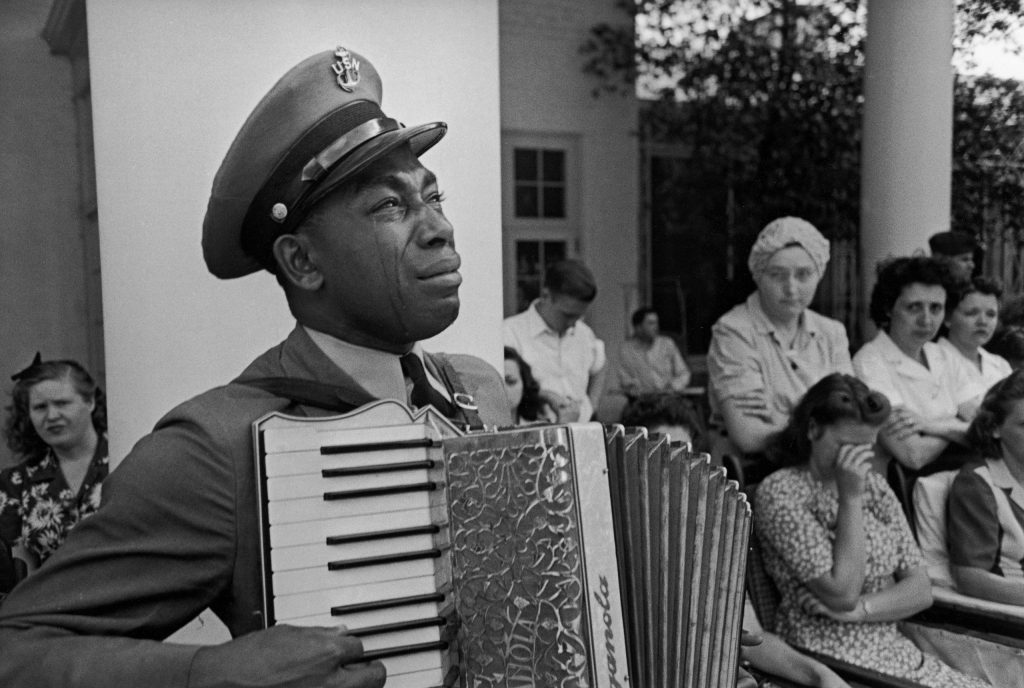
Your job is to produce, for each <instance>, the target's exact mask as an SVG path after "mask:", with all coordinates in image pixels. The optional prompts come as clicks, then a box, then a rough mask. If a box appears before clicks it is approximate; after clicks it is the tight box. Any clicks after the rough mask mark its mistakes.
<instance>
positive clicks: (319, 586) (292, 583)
mask: <svg viewBox="0 0 1024 688" xmlns="http://www.w3.org/2000/svg"><path fill="white" fill-rule="evenodd" d="M433 573H434V560H433V559H417V560H415V561H403V562H399V563H395V564H379V565H376V566H360V567H358V568H354V569H347V570H342V571H328V570H327V569H326V568H325V567H317V568H309V569H300V570H297V571H282V572H280V573H279V572H274V574H273V579H272V581H273V586H274V588H273V589H274V593H275V594H291V593H296V592H309V591H311V590H326V589H329V588H339V587H344V586H349V585H364V584H366V583H378V582H381V581H394V580H401V579H402V578H419V577H421V576H428V575H433Z"/></svg>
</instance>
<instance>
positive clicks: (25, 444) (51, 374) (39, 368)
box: [4, 360, 107, 458]
mask: <svg viewBox="0 0 1024 688" xmlns="http://www.w3.org/2000/svg"><path fill="white" fill-rule="evenodd" d="M16 377H17V380H16V381H15V383H14V389H12V390H11V404H10V406H8V407H7V418H6V420H5V421H4V437H5V438H6V440H7V446H8V447H10V449H11V451H13V452H14V453H15V454H18V455H21V456H26V457H30V458H36V457H42V456H44V455H45V454H46V452H47V450H48V449H49V447H48V445H47V444H46V442H44V441H43V439H42V438H41V437H40V436H39V434H38V433H36V429H35V427H34V426H33V425H32V418H31V416H30V415H29V408H28V398H29V391H30V390H31V389H32V388H33V387H35V386H36V385H37V384H39V383H40V382H45V381H47V380H65V379H67V380H70V381H71V384H72V386H74V388H75V391H76V392H78V394H79V395H81V397H82V398H83V399H85V400H86V401H87V402H88V401H94V402H96V405H95V407H94V408H93V411H92V426H93V427H94V428H96V432H97V433H99V434H100V435H103V434H105V433H106V432H107V399H106V396H105V395H104V394H103V390H102V389H100V388H99V386H98V385H97V384H96V382H95V381H94V380H93V379H92V376H91V375H89V373H88V371H86V369H85V368H83V367H82V366H81V365H80V364H79V363H78V362H76V361H71V360H59V361H42V362H40V363H36V364H34V365H32V366H29V367H28V368H27V369H25V370H23V371H22V372H20V373H18V375H17V376H16Z"/></svg>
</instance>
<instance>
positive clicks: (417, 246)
mask: <svg viewBox="0 0 1024 688" xmlns="http://www.w3.org/2000/svg"><path fill="white" fill-rule="evenodd" d="M380 96H381V83H380V78H379V77H378V75H377V73H376V71H375V70H374V68H373V66H372V65H371V64H370V63H369V62H368V61H367V60H366V59H365V58H362V57H360V56H359V55H357V54H355V53H353V52H350V51H348V50H346V49H344V48H338V49H337V50H334V51H326V52H323V53H320V54H317V55H314V56H312V57H310V58H308V59H307V60H305V61H303V62H302V63H300V64H299V65H297V66H296V67H294V68H293V69H292V70H291V71H289V72H288V73H287V74H286V75H285V76H284V77H282V79H281V80H280V81H279V82H278V83H277V84H276V85H275V86H274V87H273V88H272V89H271V90H270V92H269V93H267V95H266V96H265V97H264V98H263V99H262V100H261V101H260V103H259V104H258V105H257V106H256V109H255V110H254V111H253V113H252V114H251V115H250V116H249V118H248V120H247V121H246V122H245V124H244V125H243V126H242V128H241V130H240V131H239V133H238V135H237V137H236V139H235V141H234V143H233V144H232V145H231V148H230V149H229V151H228V153H227V155H226V157H225V158H224V161H223V163H222V164H221V167H220V170H219V171H218V173H217V176H216V178H215V180H214V183H213V191H212V193H211V197H210V202H209V208H208V210H207V215H206V220H205V222H204V226H203V252H204V256H205V259H206V263H207V266H208V267H209V269H210V271H211V272H212V273H213V274H215V275H217V276H218V277H222V278H233V277H239V276H242V275H246V274H249V273H252V272H256V271H258V270H260V269H266V270H268V271H270V272H272V273H273V274H274V275H276V277H277V280H278V282H279V283H280V284H281V285H282V287H283V289H284V292H285V296H286V298H287V300H288V305H289V307H290V309H291V311H292V313H293V314H294V315H295V317H296V320H297V321H298V325H297V326H296V328H295V330H294V331H293V332H292V333H291V334H290V335H289V337H288V338H287V340H285V341H284V342H282V343H281V344H279V345H278V346H276V347H274V348H273V349H271V350H270V351H268V352H267V353H265V354H263V355H262V356H260V357H259V358H257V359H256V360H255V361H254V362H253V363H252V364H251V365H250V366H249V367H248V368H247V369H246V370H245V371H244V372H243V373H242V374H241V375H240V376H239V377H238V378H237V379H235V380H234V381H233V382H231V383H230V384H228V385H225V386H223V387H219V388H216V389H213V390H211V391H209V392H206V393H204V394H202V395H200V396H198V397H196V398H194V399H192V400H190V401H188V402H186V403H184V404H182V405H181V406H179V407H178V408H176V409H174V410H173V411H171V412H170V413H169V414H168V415H167V416H165V417H164V418H163V419H162V420H160V422H159V423H158V424H157V427H156V429H155V430H154V431H153V432H152V433H151V434H150V435H148V436H147V437H145V438H143V439H142V440H141V441H140V442H139V443H138V444H137V445H136V446H135V448H134V449H133V450H132V452H131V453H130V454H129V455H128V457H126V458H125V460H124V461H123V462H122V464H121V465H120V466H119V467H118V470H117V471H115V472H114V473H113V474H111V477H110V478H109V479H108V482H107V483H105V485H104V497H103V505H102V507H101V508H100V509H99V511H98V512H97V513H96V514H95V515H93V516H92V517H90V518H89V519H87V520H86V521H84V522H83V524H82V525H81V526H79V528H77V529H76V530H75V531H74V533H73V535H72V536H71V537H70V538H69V539H68V541H67V542H66V543H65V545H64V546H63V547H62V548H61V549H60V550H58V551H57V553H56V554H55V555H54V556H53V557H52V558H51V559H50V560H49V561H48V562H47V565H46V566H44V567H42V568H41V569H40V570H39V571H38V572H37V573H35V574H33V575H32V576H30V577H29V578H28V579H27V580H26V581H25V582H24V583H22V584H20V586H19V587H18V588H16V589H15V591H14V593H13V594H12V595H11V596H10V597H8V598H7V599H6V600H5V602H4V605H3V608H2V611H0V647H2V648H3V649H2V652H0V685H4V686H33V687H43V686H54V687H56V686H62V687H63V686H105V687H106V686H147V687H154V686H168V687H170V686H174V687H185V686H188V687H189V688H201V687H204V686H236V685H237V686H251V685H261V686H275V685H282V686H283V685H287V686H307V685H308V686H322V685H323V686H327V685H330V686H343V687H346V688H363V687H369V686H381V685H383V683H384V667H383V665H381V664H380V663H379V662H371V663H366V662H362V661H361V658H362V646H361V644H360V642H359V641H358V640H356V639H354V638H353V637H351V636H349V635H347V633H346V632H345V631H343V630H339V629H336V628H297V627H289V626H275V627H273V628H270V629H263V626H264V619H263V615H262V607H261V576H262V572H261V567H260V563H259V533H258V527H257V508H258V507H257V504H256V485H255V480H256V476H255V474H254V473H255V472H254V470H253V447H252V437H251V434H252V429H251V424H252V422H253V421H254V420H256V419H258V418H260V417H262V416H264V415H265V414H267V413H269V412H272V411H285V412H288V413H293V414H304V415H310V416H315V415H327V414H335V413H338V412H343V411H346V410H350V409H352V408H354V407H356V406H359V405H361V404H363V403H366V402H368V401H371V400H374V399H382V398H397V399H400V400H402V401H407V402H408V403H410V404H411V405H413V406H422V405H425V404H428V403H429V404H432V405H434V406H435V407H437V408H439V409H441V410H442V411H443V412H444V413H445V414H446V415H449V416H450V417H451V418H452V419H453V420H454V421H455V422H457V423H462V424H465V425H469V426H479V425H481V424H495V425H496V424H508V423H510V422H511V415H510V411H509V408H508V401H507V398H506V396H505V393H504V388H503V386H502V382H501V378H500V377H499V376H498V374H497V371H495V370H494V369H493V368H492V367H491V366H489V365H488V364H486V363H484V362H483V361H481V360H479V359H476V358H473V357H470V356H455V355H452V356H443V355H431V354H426V353H425V352H423V350H422V348H421V346H420V344H419V343H418V342H419V341H421V340H423V339H425V338H428V337H431V336H433V335H435V334H437V333H439V332H441V331H442V330H444V329H445V328H446V327H448V326H449V325H450V324H451V323H452V322H453V321H454V320H455V318H456V316H457V314H458V311H459V296H458V289H459V285H460V283H461V277H460V275H459V272H458V270H459V263H460V259H459V255H458V254H457V253H456V251H455V248H454V239H453V230H452V226H451V224H450V223H449V222H448V220H447V219H446V218H445V216H444V213H443V212H442V207H441V206H442V197H441V193H440V191H439V190H438V186H437V181H436V179H435V178H434V175H433V174H432V173H431V172H430V171H429V170H427V169H426V168H425V167H423V165H422V164H421V163H420V162H419V159H418V156H419V155H420V154H421V153H423V152H424V151H426V150H427V149H428V148H430V147H431V146H432V145H434V144H435V143H436V142H437V141H438V140H439V139H440V138H441V137H442V136H444V133H445V128H446V127H445V125H444V124H443V123H441V122H434V123H430V124H424V125H420V126H416V127H404V126H403V125H401V124H399V123H398V122H397V121H396V120H394V119H391V118H389V117H387V116H386V115H384V113H383V112H381V109H380ZM206 607H209V608H211V609H212V610H213V611H214V612H215V613H216V614H217V615H218V616H219V617H220V618H221V619H222V620H223V621H224V622H225V624H226V625H227V627H228V628H229V629H230V631H231V633H232V636H234V638H235V639H234V640H232V641H230V642H227V643H224V644H222V645H215V646H207V647H203V648H199V647H196V646H186V645H174V644H168V643H161V642H158V641H159V640H160V639H162V638H165V637H167V636H168V635H169V634H171V633H173V632H174V631H175V630H176V629H178V628H180V627H181V626H182V625H184V624H185V623H187V622H188V621H189V620H190V619H192V618H193V617H194V616H195V615H196V614H197V613H198V612H200V611H201V610H203V609H204V608H206Z"/></svg>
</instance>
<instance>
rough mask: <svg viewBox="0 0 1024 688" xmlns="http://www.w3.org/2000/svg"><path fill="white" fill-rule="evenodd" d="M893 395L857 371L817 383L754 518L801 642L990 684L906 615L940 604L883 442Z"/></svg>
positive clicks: (782, 610) (939, 676)
mask: <svg viewBox="0 0 1024 688" xmlns="http://www.w3.org/2000/svg"><path fill="white" fill-rule="evenodd" d="M889 412H890V406H889V402H888V400H887V399H886V398H885V396H884V395H882V394H880V393H878V392H873V391H871V390H869V389H868V388H867V386H866V385H864V383H862V382H861V381H859V380H857V379H856V378H854V377H851V376H848V375H842V374H838V373H837V374H833V375H829V376H827V377H825V378H823V379H822V380H821V381H820V382H818V383H817V384H815V385H814V386H813V387H811V388H810V389H809V390H808V391H807V394H806V395H805V396H804V398H803V399H802V400H801V401H800V403H799V404H798V405H797V407H796V409H795V410H794V412H793V416H792V418H791V420H790V423H789V426H788V427H787V428H786V431H785V432H784V433H783V435H782V437H781V438H780V441H779V443H778V449H779V455H780V456H779V459H780V463H782V465H785V466H786V467H785V468H782V469H781V470H779V471H776V472H775V473H773V474H772V475H770V476H769V477H768V478H766V479H765V480H764V482H763V483H761V485H760V486H759V487H758V490H757V494H756V498H755V503H754V526H755V529H756V534H757V538H758V541H759V542H760V544H761V547H762V551H763V555H764V561H765V566H766V568H767V570H768V573H769V575H770V576H771V578H772V579H773V581H774V582H775V585H776V586H777V587H778V588H779V590H780V592H781V594H782V599H781V602H780V604H779V608H778V613H777V615H776V627H775V629H774V630H775V631H776V632H777V633H778V634H779V635H781V636H782V637H783V638H785V639H786V640H787V641H789V642H790V643H792V644H793V645H795V646H797V647H799V648H803V649H807V650H812V651H815V652H819V653H821V654H824V655H828V656H831V657H835V658H837V659H841V660H844V661H846V662H849V663H851V664H856V665H859V666H862V667H866V668H868V669H872V670H874V671H878V672H881V673H884V674H888V675H891V676H898V677H901V678H906V679H910V680H912V681H916V682H918V683H920V684H922V685H926V686H934V687H935V688H958V687H974V686H987V685H988V684H987V683H986V682H984V681H982V680H980V679H976V678H971V677H968V676H965V675H963V674H960V673H959V672H957V671H955V670H953V669H951V668H950V667H949V666H947V665H945V664H943V663H941V662H940V661H939V660H938V659H936V658H935V657H932V656H930V655H927V654H924V653H923V652H922V651H921V650H919V649H918V648H917V646H916V645H914V643H913V642H912V641H911V640H910V639H909V638H907V637H906V636H905V635H903V634H902V633H901V632H900V630H899V627H898V625H897V622H898V621H900V620H902V619H905V618H907V617H909V616H912V615H913V614H915V613H917V612H919V611H921V610H922V609H925V608H927V607H928V606H929V605H931V588H930V584H929V581H928V577H927V575H926V574H925V571H924V568H923V567H922V566H921V556H920V553H919V551H918V549H917V545H916V544H915V542H914V539H913V535H912V534H911V532H910V528H909V526H908V525H907V521H906V518H905V517H904V515H903V511H902V510H901V508H900V505H899V503H898V502H897V500H896V497H895V495H894V494H893V493H892V491H891V490H890V489H889V487H888V486H887V484H886V482H885V479H884V478H883V477H882V476H881V475H879V474H878V473H877V472H876V471H874V470H871V460H872V458H873V451H872V446H873V445H874V443H875V440H876V438H877V435H878V429H879V428H880V427H881V425H882V423H883V422H884V421H885V419H886V418H887V417H888V415H889Z"/></svg>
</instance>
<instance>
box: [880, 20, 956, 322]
mask: <svg viewBox="0 0 1024 688" xmlns="http://www.w3.org/2000/svg"><path fill="white" fill-rule="evenodd" d="M952 41H953V1H952V0H869V2H868V22H867V41H866V47H865V70H864V129H863V141H862V148H861V152H862V158H861V234H860V258H861V275H862V276H863V280H862V284H863V289H864V297H865V300H864V301H863V303H864V304H865V310H866V305H867V303H868V301H867V299H868V297H869V296H870V294H871V287H872V285H873V284H874V281H875V266H876V264H877V263H878V261H879V260H881V259H883V258H885V257H887V256H902V255H910V254H912V253H914V252H915V251H921V250H924V251H925V252H927V250H928V248H927V247H928V237H929V236H931V235H932V234H934V233H936V232H942V231H946V230H948V229H949V215H950V189H951V184H952V181H951V174H952V158H953V150H952V149H953V146H952V141H953V67H952V65H951V60H952V56H953V42H952Z"/></svg>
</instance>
